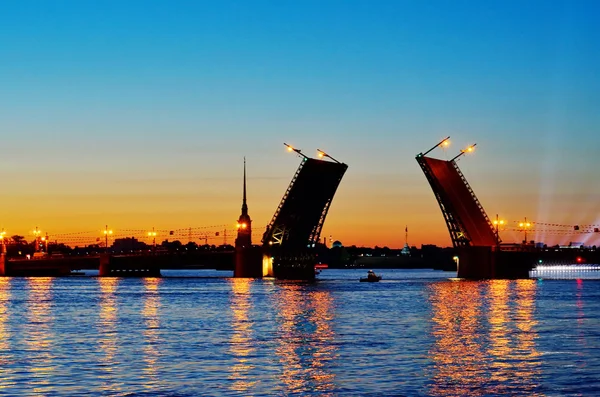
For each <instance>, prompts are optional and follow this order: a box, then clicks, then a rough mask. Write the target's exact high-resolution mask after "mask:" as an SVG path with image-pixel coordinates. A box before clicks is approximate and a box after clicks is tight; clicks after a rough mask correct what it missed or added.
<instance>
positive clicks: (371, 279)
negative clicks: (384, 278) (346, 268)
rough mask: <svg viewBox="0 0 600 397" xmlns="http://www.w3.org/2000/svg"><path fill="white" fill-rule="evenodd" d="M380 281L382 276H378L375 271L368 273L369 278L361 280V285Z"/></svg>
mask: <svg viewBox="0 0 600 397" xmlns="http://www.w3.org/2000/svg"><path fill="white" fill-rule="evenodd" d="M379 280H381V276H378V275H376V274H375V272H374V271H373V270H369V271H368V272H367V277H361V278H360V282H361V283H376V282H378V281H379Z"/></svg>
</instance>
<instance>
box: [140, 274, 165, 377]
mask: <svg viewBox="0 0 600 397" xmlns="http://www.w3.org/2000/svg"><path fill="white" fill-rule="evenodd" d="M160 283H161V279H160V278H158V277H148V278H145V279H144V287H145V289H146V291H145V294H144V309H143V310H142V315H143V317H144V322H145V325H146V327H145V329H144V331H143V335H144V342H145V343H144V362H145V363H146V366H145V367H144V372H145V373H146V375H147V376H148V377H149V382H146V384H145V386H146V387H147V388H152V387H154V386H155V385H156V382H158V380H159V379H158V376H157V362H158V358H159V355H160V353H159V351H158V346H159V344H160V336H159V335H158V330H159V328H160V318H159V313H158V310H159V308H160V295H159V292H158V287H159V285H160Z"/></svg>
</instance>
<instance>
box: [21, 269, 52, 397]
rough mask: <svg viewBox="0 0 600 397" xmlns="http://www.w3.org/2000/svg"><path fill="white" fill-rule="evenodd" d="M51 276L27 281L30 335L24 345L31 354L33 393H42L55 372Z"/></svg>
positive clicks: (28, 331)
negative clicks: (52, 342) (52, 344)
mask: <svg viewBox="0 0 600 397" xmlns="http://www.w3.org/2000/svg"><path fill="white" fill-rule="evenodd" d="M53 282H54V279H53V278H52V277H29V278H27V287H28V294H29V295H28V299H27V317H28V326H27V335H26V336H25V343H26V345H27V350H28V355H29V360H28V361H29V371H30V372H31V375H30V380H29V383H30V386H31V390H32V392H33V393H34V394H40V393H41V394H43V393H44V392H45V391H47V390H46V388H47V387H48V386H50V383H49V380H48V379H49V375H50V374H51V373H52V371H53V370H54V367H53V366H52V362H53V361H52V360H53V359H54V355H53V354H52V346H51V343H50V341H51V340H52V338H53V336H52V335H51V327H50V324H52V323H53V322H54V318H53V317H52V311H51V306H52V284H53Z"/></svg>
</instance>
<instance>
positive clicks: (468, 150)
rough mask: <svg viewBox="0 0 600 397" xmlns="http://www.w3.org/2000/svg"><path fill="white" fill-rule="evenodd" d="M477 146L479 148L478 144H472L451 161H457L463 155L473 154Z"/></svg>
mask: <svg viewBox="0 0 600 397" xmlns="http://www.w3.org/2000/svg"><path fill="white" fill-rule="evenodd" d="M475 146H477V144H476V143H474V144H472V145H471V146H467V147H466V148H465V149H462V150H461V151H460V153H459V154H457V155H456V156H454V158H453V159H452V160H450V161H454V160H456V159H457V158H459V157H460V156H462V155H463V154H466V153H473V151H474V150H475Z"/></svg>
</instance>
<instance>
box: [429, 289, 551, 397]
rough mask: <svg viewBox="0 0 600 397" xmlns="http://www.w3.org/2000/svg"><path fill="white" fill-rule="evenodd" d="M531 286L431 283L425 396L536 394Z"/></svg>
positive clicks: (537, 374) (537, 366)
mask: <svg viewBox="0 0 600 397" xmlns="http://www.w3.org/2000/svg"><path fill="white" fill-rule="evenodd" d="M513 287H514V290H515V292H514V293H512V292H511V289H512V288H513ZM536 288H537V285H536V282H535V280H519V281H506V280H494V281H489V282H465V281H462V282H441V283H433V284H431V286H430V288H429V291H430V302H431V307H432V325H433V327H432V336H433V337H434V344H433V346H432V349H431V351H430V357H431V358H432V360H433V368H432V369H433V374H432V376H431V378H432V381H433V383H432V384H431V386H430V395H433V396H446V395H457V396H480V395H498V394H514V393H516V394H526V395H540V394H539V392H538V391H537V390H538V388H539V382H538V379H539V377H540V360H539V356H540V354H539V353H538V351H537V350H536V345H535V339H536V338H537V334H536V332H535V326H536V325H537V322H536V320H535V316H534V306H535V293H536Z"/></svg>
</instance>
